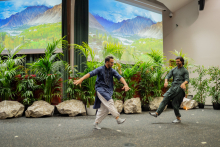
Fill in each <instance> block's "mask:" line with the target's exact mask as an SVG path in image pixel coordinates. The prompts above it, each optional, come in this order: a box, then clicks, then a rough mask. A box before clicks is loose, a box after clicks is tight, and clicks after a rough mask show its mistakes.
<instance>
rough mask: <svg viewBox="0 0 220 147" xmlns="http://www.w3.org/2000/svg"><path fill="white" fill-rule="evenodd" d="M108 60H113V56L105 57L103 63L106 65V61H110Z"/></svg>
mask: <svg viewBox="0 0 220 147" xmlns="http://www.w3.org/2000/svg"><path fill="white" fill-rule="evenodd" d="M110 59H114V57H113V56H107V57H105V63H106V62H107V61H110Z"/></svg>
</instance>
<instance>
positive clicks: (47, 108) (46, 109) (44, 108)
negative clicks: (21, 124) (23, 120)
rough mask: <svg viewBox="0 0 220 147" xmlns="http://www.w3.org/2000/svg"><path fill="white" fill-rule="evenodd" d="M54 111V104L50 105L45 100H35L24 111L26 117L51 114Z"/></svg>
mask: <svg viewBox="0 0 220 147" xmlns="http://www.w3.org/2000/svg"><path fill="white" fill-rule="evenodd" d="M53 112H54V106H53V105H50V104H49V103H48V102H46V101H42V100H41V101H35V102H34V103H33V104H32V105H31V106H30V107H28V109H27V110H26V111H25V116H26V117H42V116H52V115H53Z"/></svg>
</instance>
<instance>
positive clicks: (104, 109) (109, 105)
mask: <svg viewBox="0 0 220 147" xmlns="http://www.w3.org/2000/svg"><path fill="white" fill-rule="evenodd" d="M97 96H98V98H99V99H100V101H101V102H102V103H101V106H100V108H99V109H98V112H97V114H96V120H95V122H97V123H99V124H100V123H101V122H102V120H103V119H104V118H105V117H106V116H107V115H108V113H109V112H110V113H111V114H112V116H114V117H115V118H116V117H118V116H120V114H119V113H118V111H117V109H116V108H115V106H114V101H113V99H110V100H109V101H107V100H106V99H105V98H104V97H103V96H102V95H101V94H100V93H99V92H98V91H97Z"/></svg>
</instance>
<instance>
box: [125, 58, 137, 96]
mask: <svg viewBox="0 0 220 147" xmlns="http://www.w3.org/2000/svg"><path fill="white" fill-rule="evenodd" d="M139 65H140V62H137V63H136V64H135V65H134V66H132V65H126V66H127V68H125V69H124V70H123V72H122V76H123V77H124V78H125V80H126V82H127V83H128V86H129V87H130V88H131V89H130V90H129V91H127V92H126V96H125V98H124V100H127V99H130V98H132V97H133V96H134V94H135V93H136V92H137V91H139V89H138V83H137V82H136V81H132V77H134V78H135V77H137V76H138V75H137V73H138V72H139Z"/></svg>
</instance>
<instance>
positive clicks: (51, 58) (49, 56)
mask: <svg viewBox="0 0 220 147" xmlns="http://www.w3.org/2000/svg"><path fill="white" fill-rule="evenodd" d="M61 42H62V45H63V46H64V45H65V46H66V45H67V42H66V41H64V40H62V39H60V40H56V41H53V43H49V44H48V46H47V48H46V50H45V55H44V57H42V58H39V59H38V60H37V61H36V62H34V63H30V64H28V65H30V69H31V70H32V71H33V72H35V74H36V75H37V76H38V77H39V79H40V81H41V85H40V89H42V92H41V93H40V99H44V100H45V101H46V102H48V103H51V102H52V100H53V98H54V97H55V96H57V97H61V82H62V80H61V78H62V73H61V70H60V69H61V68H64V67H67V66H68V65H67V64H66V62H64V61H63V60H62V59H61V56H63V54H62V53H56V51H57V48H59V47H60V48H61V46H59V45H60V44H61Z"/></svg>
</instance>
